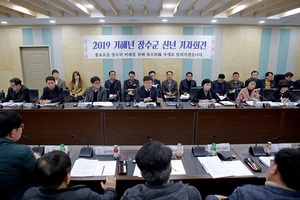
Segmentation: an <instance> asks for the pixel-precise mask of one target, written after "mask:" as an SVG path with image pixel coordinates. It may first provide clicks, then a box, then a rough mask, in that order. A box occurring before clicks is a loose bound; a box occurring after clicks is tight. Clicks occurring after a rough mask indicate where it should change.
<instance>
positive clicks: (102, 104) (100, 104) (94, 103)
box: [93, 101, 113, 107]
mask: <svg viewBox="0 0 300 200" xmlns="http://www.w3.org/2000/svg"><path fill="white" fill-rule="evenodd" d="M93 106H102V107H109V106H113V103H112V102H109V101H108V102H100V101H97V102H93Z"/></svg>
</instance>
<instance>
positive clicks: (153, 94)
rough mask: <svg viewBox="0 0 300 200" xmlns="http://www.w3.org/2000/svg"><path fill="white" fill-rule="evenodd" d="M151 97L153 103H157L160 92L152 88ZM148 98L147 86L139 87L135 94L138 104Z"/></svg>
mask: <svg viewBox="0 0 300 200" xmlns="http://www.w3.org/2000/svg"><path fill="white" fill-rule="evenodd" d="M150 97H151V99H152V102H156V101H157V97H158V90H157V88H155V87H151V89H150ZM145 98H146V89H145V86H142V87H139V88H138V89H137V91H136V94H135V100H136V101H137V102H141V101H144V99H145Z"/></svg>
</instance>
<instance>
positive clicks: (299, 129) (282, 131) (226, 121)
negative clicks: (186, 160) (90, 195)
mask: <svg viewBox="0 0 300 200" xmlns="http://www.w3.org/2000/svg"><path fill="white" fill-rule="evenodd" d="M123 105H124V107H123V109H116V104H114V105H113V106H112V107H94V108H90V109H80V108H77V107H74V105H73V103H66V104H65V108H63V109H61V108H59V107H42V108H39V109H23V108H18V107H15V108H6V107H4V108H2V109H13V110H16V111H17V112H19V113H20V114H21V115H22V117H23V121H24V124H25V129H24V130H23V134H25V135H27V136H29V137H31V138H33V139H28V138H25V137H23V138H22V139H21V140H20V143H26V144H36V143H37V141H39V143H40V144H45V145H57V144H61V143H63V144H66V145H84V144H86V142H85V141H84V140H86V141H88V143H89V144H91V145H114V144H118V145H141V144H144V143H145V142H147V141H148V138H147V137H148V136H149V137H151V138H152V139H153V140H158V141H161V142H163V143H164V144H167V145H174V144H177V143H182V144H184V145H185V144H189V145H190V144H208V143H212V142H215V143H222V142H229V143H231V144H245V143H266V142H267V141H268V140H273V142H278V143H282V142H293V143H294V142H300V109H299V108H287V107H277V108H254V107H244V108H242V109H240V108H235V107H223V106H222V107H216V108H206V109H204V108H200V107H198V106H196V107H192V106H191V105H190V103H182V105H183V106H184V108H183V109H176V107H175V106H167V105H166V104H165V103H162V104H161V105H160V106H158V107H155V108H152V109H142V108H134V107H133V106H132V105H131V106H130V107H126V103H123ZM72 134H75V135H76V136H77V137H78V138H81V139H83V140H79V139H74V138H72V137H71V135H72ZM213 136H214V137H213ZM276 140H278V141H276Z"/></svg>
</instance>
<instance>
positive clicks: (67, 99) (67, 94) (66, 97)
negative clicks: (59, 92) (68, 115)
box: [63, 89, 70, 102]
mask: <svg viewBox="0 0 300 200" xmlns="http://www.w3.org/2000/svg"><path fill="white" fill-rule="evenodd" d="M63 98H64V102H70V90H69V89H64V90H63Z"/></svg>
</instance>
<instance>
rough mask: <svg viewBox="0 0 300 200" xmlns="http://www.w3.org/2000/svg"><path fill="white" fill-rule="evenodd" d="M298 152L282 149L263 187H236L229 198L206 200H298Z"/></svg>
mask: <svg viewBox="0 0 300 200" xmlns="http://www.w3.org/2000/svg"><path fill="white" fill-rule="evenodd" d="M299 169H300V150H297V149H289V148H286V149H282V150H280V151H279V152H278V153H277V154H276V155H275V160H274V161H272V162H271V165H270V167H269V169H268V172H267V176H266V183H265V185H264V186H262V185H261V186H255V185H245V186H242V187H238V188H237V189H236V190H235V191H234V192H233V193H232V194H231V195H230V196H228V197H226V196H221V195H209V196H207V197H206V200H223V199H229V200H235V199H237V200H238V199H243V200H252V199H259V200H269V199H280V200H296V199H297V200H299V199H300V184H299V179H300V170H299Z"/></svg>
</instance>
